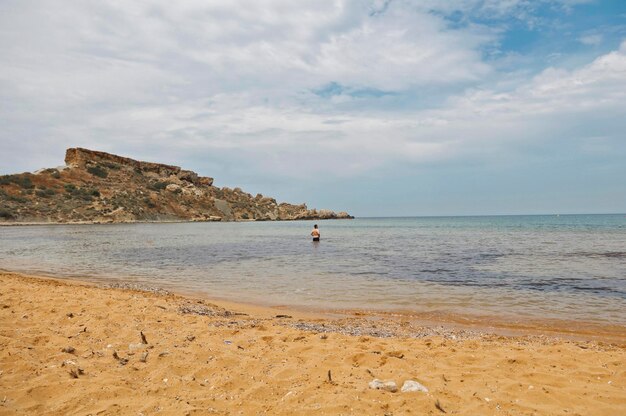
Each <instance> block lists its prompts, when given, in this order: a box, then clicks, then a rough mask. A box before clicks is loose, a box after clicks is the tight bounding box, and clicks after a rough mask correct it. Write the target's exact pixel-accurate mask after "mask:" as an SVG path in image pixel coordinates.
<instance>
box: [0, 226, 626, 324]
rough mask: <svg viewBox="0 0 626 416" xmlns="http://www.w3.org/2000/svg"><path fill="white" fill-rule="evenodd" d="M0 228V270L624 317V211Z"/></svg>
mask: <svg viewBox="0 0 626 416" xmlns="http://www.w3.org/2000/svg"><path fill="white" fill-rule="evenodd" d="M318 224H319V225H320V229H321V233H322V241H321V242H319V243H313V242H312V241H311V238H310V237H309V233H310V230H311V228H312V225H313V222H312V221H295V222H246V223H169V224H117V225H55V226H28V227H0V268H2V269H5V270H12V271H20V272H26V273H33V274H45V275H52V276H57V277H67V278H89V279H93V280H105V281H118V280H122V281H130V282H138V283H142V284H149V285H153V286H159V287H164V288H168V289H171V290H175V291H179V292H183V293H199V294H202V295H207V296H210V297H214V298H222V299H230V300H235V301H244V302H253V303H259V304H267V305H288V306H298V307H306V308H333V309H382V310H408V311H416V312H435V313H446V314H447V313H452V314H475V315H488V316H500V317H507V318H512V319H519V320H522V321H523V320H524V319H536V318H555V319H565V320H577V321H584V322H595V323H610V324H618V325H626V215H623V214H620V215H561V216H484V217H416V218H358V219H355V220H344V221H320V222H318Z"/></svg>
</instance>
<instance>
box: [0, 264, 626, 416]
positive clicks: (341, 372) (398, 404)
mask: <svg viewBox="0 0 626 416" xmlns="http://www.w3.org/2000/svg"><path fill="white" fill-rule="evenodd" d="M0 284H1V285H2V288H3V290H2V291H0V391H2V395H1V396H2V397H0V414H14V413H15V412H17V413H21V414H69V413H72V414H75V413H81V414H89V413H93V414H95V413H106V414H108V413H123V414H137V413H138V412H142V413H144V414H149V413H150V414H151V413H154V412H157V411H158V412H164V413H176V414H190V415H191V414H230V413H237V412H242V414H259V413H267V414H277V415H287V414H290V415H291V414H310V413H312V412H317V413H320V412H321V413H326V414H383V413H393V414H396V415H398V414H413V412H417V413H419V414H424V413H425V414H443V413H442V412H443V411H445V412H447V413H449V414H493V413H496V412H497V413H498V414H503V415H514V414H527V413H536V414H562V413H564V411H567V412H568V413H569V414H585V415H613V414H619V413H620V411H622V410H623V409H624V407H625V406H626V372H624V371H623V369H622V367H623V363H624V362H626V346H625V345H624V343H621V344H620V343H606V342H594V341H581V340H564V339H559V338H558V337H556V336H554V337H553V336H540V335H525V336H516V337H507V336H501V335H493V334H489V333H488V332H484V331H479V330H467V329H454V328H445V327H441V326H423V327H422V326H416V325H415V324H414V323H412V322H411V321H410V320H407V319H405V318H404V317H402V316H394V317H391V316H388V317H381V316H377V317H375V318H374V319H372V318H371V317H368V316H366V315H359V314H354V315H352V316H342V317H333V316H330V315H320V314H315V313H307V312H302V311H293V310H284V309H282V308H263V307H255V306H251V305H237V304H232V303H228V302H213V301H209V300H205V299H199V298H196V297H190V296H181V295H176V294H171V293H168V292H166V291H163V290H159V289H158V288H146V287H133V285H124V284H117V285H115V286H118V287H108V288H107V287H102V286H98V285H95V284H93V283H84V282H77V281H61V280H58V279H49V278H41V277H33V276H26V275H22V274H17V273H9V272H0ZM139 289H141V290H139ZM374 379H380V380H393V381H394V382H395V383H396V384H397V386H398V391H397V392H391V391H385V390H376V389H372V388H370V387H369V384H370V383H371V382H372V381H373V380H374ZM406 380H412V381H417V382H419V383H421V385H423V386H424V387H426V389H427V390H428V392H401V391H399V390H400V388H401V387H402V385H403V383H404V382H405V381H406ZM440 409H443V410H440Z"/></svg>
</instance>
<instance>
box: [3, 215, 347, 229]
mask: <svg viewBox="0 0 626 416" xmlns="http://www.w3.org/2000/svg"><path fill="white" fill-rule="evenodd" d="M353 219H355V217H350V218H298V219H279V220H260V219H250V220H239V219H238V220H210V219H202V220H188V219H180V220H155V221H144V220H141V221H72V222H59V221H40V222H38V221H32V222H28V221H25V222H18V221H14V222H8V221H0V227H2V226H5V227H11V226H36V225H107V224H109V225H110V224H187V223H196V222H198V223H205V222H224V223H226V222H294V221H340V220H353Z"/></svg>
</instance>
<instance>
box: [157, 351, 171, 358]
mask: <svg viewBox="0 0 626 416" xmlns="http://www.w3.org/2000/svg"><path fill="white" fill-rule="evenodd" d="M166 355H170V352H169V351H163V352H161V353H159V357H165V356H166Z"/></svg>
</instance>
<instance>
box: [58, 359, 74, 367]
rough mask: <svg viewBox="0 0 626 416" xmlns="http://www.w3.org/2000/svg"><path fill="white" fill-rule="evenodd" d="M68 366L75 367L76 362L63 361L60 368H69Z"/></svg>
mask: <svg viewBox="0 0 626 416" xmlns="http://www.w3.org/2000/svg"><path fill="white" fill-rule="evenodd" d="M69 365H76V362H75V361H72V360H65V361H63V364H61V367H65V366H69Z"/></svg>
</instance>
